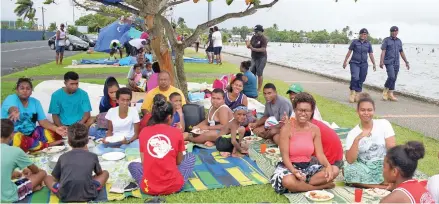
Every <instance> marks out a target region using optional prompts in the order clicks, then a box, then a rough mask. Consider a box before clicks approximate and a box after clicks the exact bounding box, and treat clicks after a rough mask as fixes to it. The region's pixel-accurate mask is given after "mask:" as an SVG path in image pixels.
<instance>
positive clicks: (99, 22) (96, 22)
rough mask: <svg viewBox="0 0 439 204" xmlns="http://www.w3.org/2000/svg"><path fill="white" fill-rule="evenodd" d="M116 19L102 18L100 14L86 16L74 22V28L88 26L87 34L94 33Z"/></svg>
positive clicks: (110, 17)
mask: <svg viewBox="0 0 439 204" xmlns="http://www.w3.org/2000/svg"><path fill="white" fill-rule="evenodd" d="M116 20H117V19H116V18H115V17H112V16H104V15H101V14H88V15H85V16H82V17H80V18H79V19H78V20H76V21H75V25H76V26H88V31H89V32H95V31H96V30H97V28H98V27H99V28H103V27H105V26H107V25H108V24H110V23H113V22H114V21H116Z"/></svg>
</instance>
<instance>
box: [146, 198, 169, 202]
mask: <svg viewBox="0 0 439 204" xmlns="http://www.w3.org/2000/svg"><path fill="white" fill-rule="evenodd" d="M144 203H166V199H165V198H161V197H153V198H150V199H146V200H145V202H144Z"/></svg>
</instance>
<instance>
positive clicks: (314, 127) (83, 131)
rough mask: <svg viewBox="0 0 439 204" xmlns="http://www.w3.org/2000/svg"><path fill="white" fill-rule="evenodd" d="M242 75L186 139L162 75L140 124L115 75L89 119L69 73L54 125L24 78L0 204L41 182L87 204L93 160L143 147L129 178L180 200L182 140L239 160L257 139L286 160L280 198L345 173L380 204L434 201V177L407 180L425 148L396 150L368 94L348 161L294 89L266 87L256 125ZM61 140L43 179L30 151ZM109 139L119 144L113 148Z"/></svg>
mask: <svg viewBox="0 0 439 204" xmlns="http://www.w3.org/2000/svg"><path fill="white" fill-rule="evenodd" d="M153 66H154V65H153ZM248 67H249V62H243V63H242V64H241V71H242V72H243V74H241V75H240V74H238V75H237V76H236V77H235V79H234V80H232V82H231V83H230V85H229V87H228V88H227V90H222V89H214V90H213V91H212V94H211V103H212V106H211V108H210V109H209V110H208V114H207V118H206V119H205V120H202V121H198V124H195V125H194V126H193V127H192V130H194V129H198V130H200V132H199V134H196V133H192V132H191V133H189V132H187V128H186V127H187V125H186V124H185V123H187V122H189V121H186V120H185V118H187V117H185V115H189V113H188V112H185V111H184V107H185V105H186V100H185V97H184V94H183V93H182V91H181V90H179V89H178V88H176V87H174V86H172V85H171V78H170V75H169V73H167V72H160V73H157V78H158V80H157V81H158V83H157V87H155V88H152V89H151V90H149V91H148V92H147V93H146V96H145V97H144V99H143V102H142V106H141V112H142V114H141V115H143V117H142V118H141V117H140V116H139V113H138V111H137V109H136V108H135V107H132V105H131V104H132V102H131V101H132V97H133V95H132V89H130V88H121V87H120V86H119V83H118V82H117V81H116V79H115V78H114V77H109V78H108V79H107V80H106V82H105V85H104V97H102V100H101V102H100V104H99V111H100V114H99V115H98V116H97V117H96V118H95V117H91V115H90V111H91V104H90V100H89V97H88V94H87V92H86V91H84V90H82V89H80V88H79V87H78V86H79V76H78V74H77V73H75V72H71V71H69V72H67V73H66V74H65V75H64V84H65V87H62V88H60V89H59V90H57V91H55V92H54V93H53V94H52V97H51V102H50V106H49V111H48V112H49V113H50V114H52V119H53V123H52V122H49V121H48V120H47V118H46V113H45V112H44V111H43V108H42V106H41V104H40V102H39V101H38V100H37V99H35V98H33V97H31V94H32V88H33V86H32V82H31V81H30V79H27V78H20V79H19V80H18V81H17V84H16V93H15V94H12V95H9V96H8V97H7V98H6V99H5V100H4V102H3V104H2V127H1V128H2V132H1V142H2V144H1V145H2V148H1V151H2V152H1V153H2V160H1V162H2V163H1V164H2V178H3V179H2V201H9V202H15V201H18V200H21V199H23V198H24V197H25V196H26V195H28V194H30V193H32V192H35V191H37V190H39V189H41V187H42V184H43V183H44V185H46V186H47V187H48V188H49V189H50V190H51V191H52V192H53V193H55V194H56V195H57V196H58V197H59V198H60V199H61V201H63V202H69V201H91V200H93V199H95V198H96V197H97V195H98V193H99V190H100V189H101V188H102V187H103V186H104V185H105V183H106V181H107V180H108V178H109V172H107V171H105V170H102V168H101V166H100V165H99V160H98V156H97V155H102V154H104V153H107V152H114V151H120V152H124V151H125V149H127V148H138V149H139V152H140V158H141V162H140V163H139V162H132V163H130V164H129V166H128V170H129V172H130V174H131V175H132V177H133V179H134V180H135V181H136V182H137V184H138V185H139V186H140V189H141V191H142V192H143V193H146V194H150V195H167V194H172V193H176V192H179V191H181V190H182V188H183V186H184V184H185V182H187V181H188V178H189V177H190V175H191V174H192V171H193V168H194V165H195V156H194V155H193V154H191V153H186V152H185V141H190V142H193V143H197V144H200V145H204V146H208V147H209V146H213V145H215V146H216V148H217V150H218V151H220V152H221V155H223V156H225V157H227V156H234V157H239V156H242V155H243V154H247V153H248V148H249V147H248V144H247V143H244V142H243V138H244V137H247V136H250V135H252V132H253V133H254V134H255V135H256V136H258V137H262V138H264V139H266V140H267V141H266V142H273V143H275V144H277V145H278V146H279V149H280V154H281V158H282V161H281V162H279V163H278V164H277V165H276V170H275V171H274V172H273V176H272V177H271V178H270V181H271V185H272V186H273V188H274V190H275V191H276V192H277V193H280V194H283V193H287V192H305V191H309V190H317V189H329V188H333V187H334V186H335V184H334V179H335V178H336V177H337V176H338V175H339V174H340V173H342V174H343V175H344V178H345V182H346V183H347V184H349V185H352V186H354V187H359V188H382V189H387V190H391V191H392V193H391V194H390V195H388V196H386V197H385V198H383V200H382V202H386V203H407V202H412V203H434V202H438V199H439V195H438V194H439V193H438V189H439V187H438V186H439V181H438V180H439V179H438V177H439V176H434V177H432V178H431V179H430V181H429V182H428V183H427V186H428V187H426V186H424V185H422V184H421V183H419V182H418V181H416V180H413V176H414V172H415V170H416V168H417V164H418V160H419V159H421V158H423V157H424V154H425V149H424V146H423V145H422V144H421V143H419V142H408V143H406V144H404V145H398V146H396V144H395V140H396V139H395V133H394V131H393V128H392V125H391V124H390V123H389V122H388V121H387V120H385V119H374V111H375V103H374V101H373V100H372V99H371V98H370V96H368V95H367V94H365V95H363V96H362V97H360V99H359V101H358V105H357V113H358V115H359V118H360V123H359V125H357V126H355V127H354V128H353V129H352V130H351V131H350V132H349V134H348V136H347V138H346V144H345V149H346V152H345V156H346V161H347V163H345V162H344V161H343V160H344V159H343V153H344V150H343V146H342V144H341V141H340V139H339V137H338V135H337V133H336V132H335V131H334V130H333V129H331V128H330V127H329V126H328V125H326V124H325V123H324V122H322V118H321V115H320V113H319V112H318V111H317V110H318V109H317V105H316V101H315V99H314V98H313V96H312V95H310V94H309V93H306V92H304V89H303V87H302V86H301V85H300V84H293V85H291V86H290V87H289V89H288V91H287V92H286V94H287V95H288V97H289V100H288V99H287V98H285V97H283V96H281V94H279V93H278V90H277V88H276V86H275V85H274V84H272V83H267V84H265V86H264V88H263V96H264V98H265V101H266V104H265V111H264V113H263V116H262V117H261V118H259V119H257V118H256V115H255V114H254V112H253V111H252V110H249V108H248V100H249V99H248V98H249V97H251V98H255V97H257V96H258V93H257V92H255V91H254V90H253V88H254V89H256V85H257V83H256V79H255V78H253V77H254V75H253V76H252V75H249V74H247V71H248ZM133 72H135V70H133ZM129 80H130V79H129ZM249 84H250V85H249ZM246 93H249V94H251V96H247V95H246ZM188 105H189V104H188ZM191 114H192V113H191ZM203 114H204V113H203ZM192 115H193V114H192ZM200 118H201V117H200ZM195 121H196V120H195ZM267 121H268V122H269V125H266V122H267ZM37 122H38V126H37ZM191 122H193V121H191ZM95 123H96V125H93V124H95ZM92 125H93V126H97V128H98V131H97V132H100V134H101V137H102V138H103V139H102V144H99V145H98V146H97V148H96V150H95V152H93V153H95V154H93V153H90V152H89V151H88V148H87V144H88V142H89V137H88V135H89V132H90V129H89V128H90V126H92ZM229 134H230V137H223V136H225V135H229ZM63 137H67V142H68V145H70V146H71V147H72V148H73V150H72V151H69V152H66V153H64V154H63V155H62V156H61V157H60V158H59V160H58V162H57V164H56V166H55V168H54V169H53V171H52V174H51V175H46V172H45V171H43V170H41V169H39V168H38V167H37V166H35V165H34V164H33V163H32V162H31V161H30V159H29V157H28V156H27V155H26V153H27V152H36V151H40V150H42V149H44V148H47V147H49V146H54V145H63V143H64V141H63V140H62V138H63ZM111 137H113V138H115V137H117V138H122V139H121V140H120V141H118V142H109V141H110V139H111ZM6 155H7V156H6ZM157 166H160V168H157ZM16 168H20V169H23V171H22V172H18V171H15V169H16ZM93 172H94V173H93ZM4 178H11V179H14V182H13V181H12V180H9V179H4ZM78 178H82V179H78ZM16 179H18V180H16ZM43 181H44V182H43ZM427 188H428V190H427ZM78 189H81V190H78ZM429 191H430V192H429ZM433 199H436V200H433Z"/></svg>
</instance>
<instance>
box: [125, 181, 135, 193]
mask: <svg viewBox="0 0 439 204" xmlns="http://www.w3.org/2000/svg"><path fill="white" fill-rule="evenodd" d="M136 189H139V186H138V185H137V184H136V183H134V182H130V184H128V186H126V187H125V188H124V189H123V190H124V191H125V192H128V191H134V190H136Z"/></svg>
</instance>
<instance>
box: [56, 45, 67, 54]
mask: <svg viewBox="0 0 439 204" xmlns="http://www.w3.org/2000/svg"><path fill="white" fill-rule="evenodd" d="M65 48H66V47H65V46H56V49H55V51H56V53H64V49H65Z"/></svg>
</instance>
